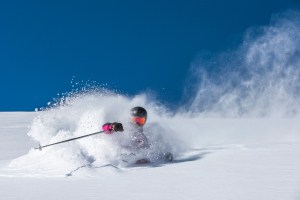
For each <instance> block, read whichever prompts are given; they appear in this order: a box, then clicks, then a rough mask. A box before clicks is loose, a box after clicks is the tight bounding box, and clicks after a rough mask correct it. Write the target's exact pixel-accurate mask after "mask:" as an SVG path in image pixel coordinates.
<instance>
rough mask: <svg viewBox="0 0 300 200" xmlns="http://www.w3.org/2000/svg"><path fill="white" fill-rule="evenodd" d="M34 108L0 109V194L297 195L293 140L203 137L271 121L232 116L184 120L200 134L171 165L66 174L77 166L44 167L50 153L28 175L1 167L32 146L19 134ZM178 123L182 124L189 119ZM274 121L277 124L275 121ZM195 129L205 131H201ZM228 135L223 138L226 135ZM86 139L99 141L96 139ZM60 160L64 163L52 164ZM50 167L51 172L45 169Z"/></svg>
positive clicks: (298, 155) (298, 156)
mask: <svg viewBox="0 0 300 200" xmlns="http://www.w3.org/2000/svg"><path fill="white" fill-rule="evenodd" d="M35 115H37V114H36V113H0V119H1V120H0V121H1V122H0V127H1V133H0V138H1V140H0V141H1V148H2V149H1V154H0V156H1V157H0V158H1V163H2V164H1V170H0V188H1V199H120V198H125V199H272V200H274V199H275V200H276V199H278V200H279V199H280V200H282V199H299V197H300V196H299V195H300V189H299V188H300V173H299V169H300V145H299V140H290V141H288V140H286V141H285V140H277V141H274V140H273V139H270V140H264V141H262V140H257V141H256V142H253V140H249V139H239V141H237V140H236V141H234V143H230V142H228V141H227V142H225V141H219V144H213V145H212V144H210V145H208V143H210V141H213V137H212V138H211V139H212V140H211V139H210V138H209V136H208V132H209V129H211V131H212V132H211V135H212V134H213V131H215V130H217V129H219V130H220V129H222V128H226V127H227V130H229V131H231V133H230V134H229V135H234V134H235V133H234V132H235V131H238V129H239V127H238V126H237V127H234V126H233V125H234V124H238V125H239V126H242V125H243V127H244V125H246V124H248V125H249V127H248V128H249V129H248V130H247V131H246V132H245V133H244V134H248V133H250V132H259V131H263V132H264V131H265V130H267V128H263V130H260V127H269V128H270V127H273V125H274V122H272V120H267V121H265V120H262V119H261V120H254V119H249V120H242V125H240V123H239V121H238V120H232V121H231V120H229V121H228V120H225V121H224V120H222V119H210V120H203V121H202V122H200V123H197V122H199V121H197V120H190V122H189V124H188V125H189V127H192V130H197V131H195V133H196V134H199V135H201V137H202V138H205V139H206V141H203V143H202V142H200V143H199V144H198V146H197V145H195V144H192V146H191V148H190V149H189V150H186V151H185V152H184V153H182V155H180V156H179V155H178V157H177V158H176V161H175V162H174V163H172V164H165V165H158V166H151V165H150V166H141V167H128V168H120V169H118V168H114V167H112V166H106V165H105V164H103V165H99V166H94V167H91V168H86V167H84V168H81V169H78V170H77V171H74V172H72V175H71V176H65V175H66V174H68V173H70V172H71V171H72V170H76V168H75V166H71V168H69V169H66V166H69V165H63V163H62V162H61V163H60V164H62V166H59V165H54V167H55V168H56V169H51V166H52V162H53V161H55V158H53V157H48V158H43V159H46V162H47V163H48V164H49V165H50V167H48V168H47V169H44V174H43V175H41V174H40V173H38V172H37V173H36V174H35V173H34V171H30V170H28V169H27V168H26V167H25V168H21V167H20V168H19V169H9V168H7V164H8V162H7V160H9V161H11V160H12V159H14V158H16V157H18V156H21V155H22V154H23V155H26V154H27V153H28V151H29V150H30V145H29V144H32V146H34V144H33V143H31V142H30V138H29V137H27V136H26V131H27V129H28V128H27V126H29V125H30V123H31V120H32V118H33V117H34V116H35ZM182 120H183V119H180V118H176V119H174V118H173V119H169V120H166V121H165V123H169V124H172V123H174V124H176V123H181V122H182ZM184 122H185V124H186V125H187V123H188V122H187V121H184ZM248 122H249V123H248ZM226 124H227V125H226ZM276 124H277V125H278V124H279V123H278V121H277V122H276ZM219 125H220V126H219ZM216 126H219V127H218V128H216ZM279 126H280V127H282V126H285V128H286V129H285V131H284V132H282V134H286V133H287V131H288V130H290V129H293V128H295V129H297V131H299V130H300V129H299V125H298V124H297V123H296V122H293V120H291V121H290V120H283V121H282V122H281V125H279ZM250 127H251V128H250ZM230 128H231V130H230ZM235 128H236V130H235V131H233V130H232V129H235ZM282 128H283V127H282ZM289 128H290V129H289ZM202 129H203V130H205V131H204V132H202V131H201V130H202ZM4 130H5V132H4ZM240 130H244V128H242V129H240ZM274 130H275V129H274ZM279 132H281V130H279ZM187 134H188V133H187ZM229 135H227V136H226V137H224V138H229ZM215 136H216V135H215ZM201 137H199V139H200V138H201ZM92 139H93V140H95V141H99V140H98V139H99V138H92ZM196 139H198V137H196ZM82 140H85V139H82ZM194 140H195V138H194ZM249 141H250V142H249ZM74 143H76V142H74ZM51 148H52V149H55V148H58V147H51ZM60 148H63V149H64V150H65V151H68V150H67V148H68V146H63V145H62V146H61V147H60ZM16 149H18V150H16ZM45 151H46V150H45ZM36 153H37V154H38V153H43V151H42V152H39V151H37V152H36ZM44 156H47V154H45V155H44ZM43 159H41V160H32V163H31V164H32V166H35V165H36V164H37V163H43V162H45V160H43ZM66 159H68V158H66ZM3 161H6V162H3ZM64 164H65V163H64ZM40 166H44V165H43V164H41V165H40ZM59 167H61V168H62V169H64V170H61V169H57V168H59ZM72 167H73V168H72ZM77 167H80V166H77ZM49 168H50V169H49ZM53 171H55V172H56V173H54V172H53ZM22 172H23V173H22ZM28 172H30V173H29V174H28ZM53 173H54V174H55V176H52V174H53ZM46 175H47V176H46Z"/></svg>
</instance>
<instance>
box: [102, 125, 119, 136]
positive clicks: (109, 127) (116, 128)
mask: <svg viewBox="0 0 300 200" xmlns="http://www.w3.org/2000/svg"><path fill="white" fill-rule="evenodd" d="M102 130H103V131H105V132H104V133H106V134H112V133H113V132H118V131H121V132H122V131H124V129H123V125H122V124H121V123H118V122H114V123H105V124H103V126H102Z"/></svg>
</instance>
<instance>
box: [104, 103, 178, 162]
mask: <svg viewBox="0 0 300 200" xmlns="http://www.w3.org/2000/svg"><path fill="white" fill-rule="evenodd" d="M146 121H147V111H146V109H145V108H143V107H140V106H137V107H134V108H132V109H131V121H130V122H131V123H130V126H129V128H128V132H129V133H130V140H131V141H130V144H129V147H130V148H131V149H136V150H142V149H147V148H149V143H148V139H147V137H146V136H145V134H144V133H143V126H144V125H145V123H146ZM102 129H103V130H104V131H105V133H106V134H112V133H114V132H118V131H120V132H122V131H124V129H123V125H122V124H121V123H118V122H114V123H109V122H108V123H105V124H104V125H103V126H102ZM165 159H166V160H167V161H172V160H173V155H172V154H171V153H167V154H166V155H165ZM149 162H150V161H149V160H148V159H139V160H137V161H136V164H144V163H149Z"/></svg>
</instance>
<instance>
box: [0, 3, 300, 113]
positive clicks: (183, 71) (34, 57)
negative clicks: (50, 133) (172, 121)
mask: <svg viewBox="0 0 300 200" xmlns="http://www.w3.org/2000/svg"><path fill="white" fill-rule="evenodd" d="M299 7H300V2H299V0H264V1H263V0H229V1H223V0H198V1H194V0H187V1H183V0H182V1H176V0H174V1H164V0H160V1H158V0H157V1H150V0H145V1H143V0H136V1H124V0H119V1H115V0H110V1H101V0H93V1H91V0H84V1H76V0H72V1H65V0H60V1H56V0H51V1H41V0H36V1H31V0H29V1H25V0H24V1H14V0H12V1H1V3H0V67H1V73H0V84H1V98H0V111H14V110H29V111H32V110H34V108H36V107H43V106H45V105H46V103H47V102H48V101H51V100H52V98H54V97H56V96H57V93H62V92H66V91H69V90H70V89H71V84H70V82H71V79H72V77H73V76H75V77H76V80H77V81H81V80H83V81H88V80H90V81H96V82H97V83H99V84H105V83H107V84H108V85H109V86H110V87H111V88H113V89H117V90H119V91H121V92H124V93H127V94H130V95H133V94H136V93H139V92H142V91H146V90H150V91H154V92H155V93H156V94H157V95H158V98H159V99H160V100H161V101H163V102H167V103H170V104H173V105H174V104H177V103H178V102H180V100H181V98H182V93H183V92H182V91H183V88H184V85H185V84H186V81H187V76H188V69H189V67H190V63H191V62H192V61H193V59H195V57H196V56H197V54H198V53H199V52H203V51H207V52H211V53H218V52H222V51H223V50H224V49H228V48H233V47H234V46H236V45H238V44H239V43H240V42H241V40H242V36H243V33H244V31H245V30H246V29H247V28H249V27H252V26H259V25H265V24H268V22H269V20H270V17H271V16H272V14H274V13H277V12H280V11H285V10H286V9H289V8H294V9H297V8H299ZM163 88H164V89H163Z"/></svg>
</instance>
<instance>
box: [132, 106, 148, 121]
mask: <svg viewBox="0 0 300 200" xmlns="http://www.w3.org/2000/svg"><path fill="white" fill-rule="evenodd" d="M131 115H132V116H134V117H145V118H146V119H147V111H146V109H145V108H143V107H140V106H137V107H134V108H132V109H131Z"/></svg>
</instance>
